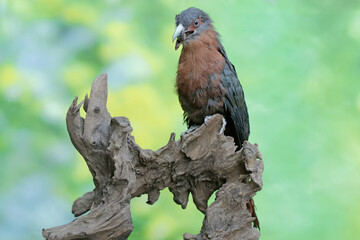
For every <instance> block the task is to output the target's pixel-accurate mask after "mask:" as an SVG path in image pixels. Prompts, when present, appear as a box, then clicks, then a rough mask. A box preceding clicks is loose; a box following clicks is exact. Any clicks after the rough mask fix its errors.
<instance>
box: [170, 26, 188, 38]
mask: <svg viewBox="0 0 360 240" xmlns="http://www.w3.org/2000/svg"><path fill="white" fill-rule="evenodd" d="M184 29H185V28H184V26H183V25H182V24H181V23H180V24H179V25H178V26H177V27H176V29H175V32H174V35H173V37H172V41H173V42H174V41H175V39H177V38H178V37H179V36H180V34H181V32H182V31H184Z"/></svg>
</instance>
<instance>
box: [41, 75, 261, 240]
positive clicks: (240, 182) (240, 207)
mask: <svg viewBox="0 0 360 240" xmlns="http://www.w3.org/2000/svg"><path fill="white" fill-rule="evenodd" d="M106 101H107V75H106V74H102V75H100V76H99V77H97V78H96V80H95V81H94V83H93V84H92V88H91V93H90V98H88V96H86V97H85V100H84V101H83V102H81V103H80V104H77V98H75V100H74V101H73V103H72V104H71V106H70V108H69V110H68V113H67V117H66V123H67V127H68V132H69V135H70V139H71V141H72V143H73V145H74V146H75V148H76V149H77V150H78V151H79V153H80V154H81V155H82V156H83V157H84V159H85V161H86V163H87V165H88V167H89V170H90V172H91V174H92V176H93V181H94V184H95V189H94V190H93V191H92V192H89V193H85V194H84V195H83V196H82V197H80V198H78V199H77V200H76V201H75V202H74V204H73V207H72V212H73V214H74V215H75V216H76V217H78V218H76V219H75V220H74V221H72V222H70V223H68V224H65V225H62V226H58V227H53V228H49V229H43V236H44V238H45V239H127V238H128V236H129V235H130V233H131V232H132V230H133V225H132V220H131V215H130V201H131V199H132V198H134V197H138V196H140V195H142V194H148V201H147V203H148V204H154V203H155V202H156V201H157V199H158V198H159V195H160V190H162V189H164V188H166V187H168V188H169V189H170V191H171V192H172V193H173V195H174V201H175V202H176V203H177V204H180V205H181V206H182V207H183V208H185V207H186V206H187V203H188V197H189V194H190V193H191V194H192V196H193V199H194V203H195V205H196V207H197V208H198V209H199V210H200V211H202V212H203V213H204V214H205V218H204V221H203V226H202V228H201V232H200V233H199V234H197V235H191V234H187V233H186V234H184V239H188V240H190V239H194V240H195V239H198V240H199V239H202V240H205V239H258V238H259V237H260V233H259V231H258V230H257V229H256V228H253V227H252V221H253V220H254V219H253V218H252V217H251V215H250V213H249V212H248V210H247V208H246V203H247V202H248V200H249V199H250V198H251V197H253V196H254V195H255V194H256V192H257V191H259V190H261V188H262V172H263V168H264V165H263V161H261V154H260V152H259V150H258V147H257V145H256V144H255V145H252V144H250V143H249V142H245V143H244V144H243V147H242V149H241V150H239V151H236V146H235V144H234V142H233V139H232V138H231V137H227V136H224V135H223V134H220V135H219V130H220V128H221V124H222V116H221V115H214V116H213V117H212V118H211V119H210V120H208V121H207V123H206V124H203V125H202V126H200V127H199V128H197V129H196V130H194V131H193V132H190V133H188V134H185V135H183V136H182V137H181V139H180V140H178V141H175V134H174V133H172V134H171V136H170V140H169V142H168V144H167V145H165V146H164V147H162V148H161V149H159V150H157V151H152V150H148V149H142V148H140V147H139V146H138V145H137V144H136V142H135V140H134V137H133V136H132V135H131V132H132V128H131V125H130V122H129V120H128V119H127V118H125V117H113V118H112V117H111V116H110V114H109V112H108V111H107V108H106ZM82 105H83V107H84V110H85V111H86V117H85V119H84V118H82V117H81V116H80V112H79V110H80V108H81V106H82ZM259 159H260V160H259ZM216 190H218V192H217V193H216V200H215V202H214V203H212V204H211V205H210V206H207V201H208V199H209V197H210V196H211V195H212V193H213V192H214V191H216ZM88 211H90V212H89V213H88V214H87V215H82V214H84V213H86V212H88ZM81 215H82V216H81Z"/></svg>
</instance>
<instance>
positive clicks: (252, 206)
mask: <svg viewBox="0 0 360 240" xmlns="http://www.w3.org/2000/svg"><path fill="white" fill-rule="evenodd" d="M246 207H247V209H248V211H249V212H250V214H251V216H252V217H254V218H255V220H254V222H253V224H254V227H256V228H258V229H259V230H260V223H259V219H258V217H257V216H256V212H255V203H254V200H253V199H252V198H251V199H250V200H249V201H248V202H247V203H246Z"/></svg>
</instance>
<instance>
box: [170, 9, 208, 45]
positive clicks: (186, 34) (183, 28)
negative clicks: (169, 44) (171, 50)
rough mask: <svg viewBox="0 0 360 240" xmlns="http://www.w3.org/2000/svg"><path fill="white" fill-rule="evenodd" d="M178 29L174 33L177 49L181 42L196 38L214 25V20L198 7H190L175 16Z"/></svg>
mask: <svg viewBox="0 0 360 240" xmlns="http://www.w3.org/2000/svg"><path fill="white" fill-rule="evenodd" d="M175 24H176V29H175V32H174V35H173V38H172V40H173V42H174V41H175V39H177V40H176V44H175V50H177V49H178V48H179V46H180V45H181V44H185V43H186V42H188V41H191V40H194V39H196V37H197V36H198V35H199V34H201V33H202V32H203V31H204V30H206V29H208V28H209V27H212V20H211V19H210V17H209V15H207V13H205V12H204V11H202V10H200V9H198V8H194V7H191V8H188V9H186V10H184V11H182V12H181V13H180V14H178V15H176V16H175Z"/></svg>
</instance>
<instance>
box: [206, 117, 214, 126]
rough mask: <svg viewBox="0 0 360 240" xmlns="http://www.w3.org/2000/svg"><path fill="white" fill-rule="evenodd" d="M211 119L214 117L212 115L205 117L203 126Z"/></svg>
mask: <svg viewBox="0 0 360 240" xmlns="http://www.w3.org/2000/svg"><path fill="white" fill-rule="evenodd" d="M212 117H214V115H210V116H206V117H205V118H204V123H205V125H206V123H207V122H208V121H209V120H210V119H211V118H212Z"/></svg>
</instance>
